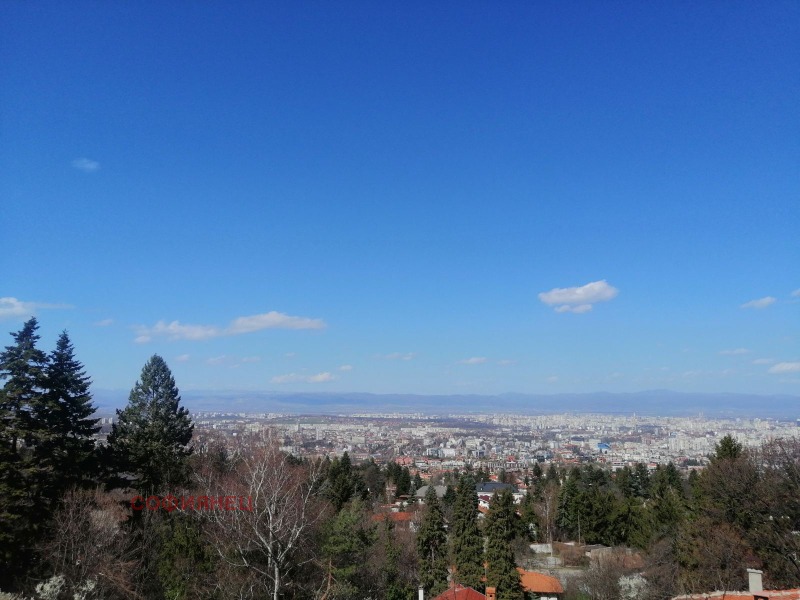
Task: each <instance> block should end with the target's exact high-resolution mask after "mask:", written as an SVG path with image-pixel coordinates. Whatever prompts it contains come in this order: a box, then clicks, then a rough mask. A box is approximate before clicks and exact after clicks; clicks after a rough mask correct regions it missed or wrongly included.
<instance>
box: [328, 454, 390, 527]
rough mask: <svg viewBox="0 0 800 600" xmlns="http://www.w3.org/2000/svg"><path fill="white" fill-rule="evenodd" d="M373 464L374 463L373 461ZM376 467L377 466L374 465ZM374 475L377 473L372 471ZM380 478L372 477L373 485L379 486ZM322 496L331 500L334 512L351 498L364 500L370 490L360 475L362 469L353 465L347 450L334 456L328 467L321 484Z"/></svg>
mask: <svg viewBox="0 0 800 600" xmlns="http://www.w3.org/2000/svg"><path fill="white" fill-rule="evenodd" d="M373 465H374V463H373ZM375 468H376V469H377V466H375ZM372 475H373V476H374V477H377V474H375V473H374V470H373V473H372ZM381 481H382V478H380V479H374V480H373V482H372V485H373V486H379V485H380V482H381ZM323 489H324V496H325V497H326V498H327V499H328V500H329V501H330V502H331V504H332V505H333V507H334V509H335V510H336V512H339V511H340V510H342V507H343V506H344V505H345V504H346V503H347V502H349V501H350V500H351V499H354V498H356V499H359V500H366V499H367V498H368V497H369V496H370V494H371V493H372V492H371V489H370V488H369V487H368V486H367V484H366V483H365V481H364V477H363V476H362V470H360V469H356V468H354V467H353V465H352V463H351V461H350V455H349V454H348V453H347V452H344V453H343V454H342V458H341V459H339V458H334V459H333V460H332V461H331V463H330V466H329V467H328V473H327V478H326V481H325V484H324V486H323Z"/></svg>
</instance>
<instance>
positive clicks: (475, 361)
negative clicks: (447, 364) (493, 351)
mask: <svg viewBox="0 0 800 600" xmlns="http://www.w3.org/2000/svg"><path fill="white" fill-rule="evenodd" d="M488 360H489V359H488V358H486V357H485V356H473V357H472V358H465V359H464V360H460V361H458V363H459V364H461V365H482V364H483V363H485V362H486V361H488Z"/></svg>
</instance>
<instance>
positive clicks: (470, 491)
mask: <svg viewBox="0 0 800 600" xmlns="http://www.w3.org/2000/svg"><path fill="white" fill-rule="evenodd" d="M448 489H449V488H448ZM450 552H451V556H452V562H453V564H454V565H455V574H454V577H455V580H456V581H457V582H458V583H461V584H462V585H465V586H468V587H471V588H474V589H476V590H481V589H482V588H483V582H482V581H481V578H482V577H483V575H484V569H483V536H482V535H481V532H480V530H479V529H478V495H477V494H476V493H475V481H474V480H473V479H472V477H470V476H469V475H462V476H461V479H460V480H459V482H458V490H457V491H456V498H455V505H454V507H453V520H452V522H451V523H450Z"/></svg>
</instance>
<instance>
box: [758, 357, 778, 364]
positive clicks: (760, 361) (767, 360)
mask: <svg viewBox="0 0 800 600" xmlns="http://www.w3.org/2000/svg"><path fill="white" fill-rule="evenodd" d="M774 362H775V359H774V358H757V359H755V360H754V361H753V364H754V365H771V364H772V363H774Z"/></svg>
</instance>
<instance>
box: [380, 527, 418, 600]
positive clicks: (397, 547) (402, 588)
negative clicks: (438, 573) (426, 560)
mask: <svg viewBox="0 0 800 600" xmlns="http://www.w3.org/2000/svg"><path fill="white" fill-rule="evenodd" d="M396 533H397V532H396V530H395V527H394V525H393V524H392V522H391V520H389V519H384V520H383V524H382V525H381V526H380V527H379V528H378V529H377V531H376V538H377V539H376V542H375V544H374V545H373V548H374V549H375V552H373V553H372V557H371V558H372V559H373V560H372V561H371V562H372V577H373V581H372V585H371V588H372V590H374V593H373V594H371V595H370V596H369V597H373V598H382V599H383V600H412V599H413V598H416V592H417V587H416V585H415V583H416V582H413V581H409V580H408V579H407V578H404V576H403V575H404V573H403V572H402V571H403V569H402V562H403V560H404V558H405V557H404V551H403V550H404V549H403V547H402V546H401V544H400V542H399V541H398V539H397V535H396Z"/></svg>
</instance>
